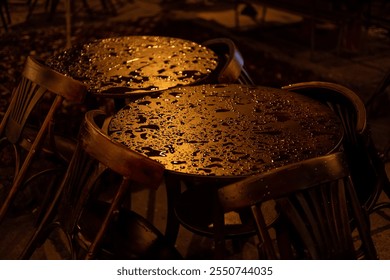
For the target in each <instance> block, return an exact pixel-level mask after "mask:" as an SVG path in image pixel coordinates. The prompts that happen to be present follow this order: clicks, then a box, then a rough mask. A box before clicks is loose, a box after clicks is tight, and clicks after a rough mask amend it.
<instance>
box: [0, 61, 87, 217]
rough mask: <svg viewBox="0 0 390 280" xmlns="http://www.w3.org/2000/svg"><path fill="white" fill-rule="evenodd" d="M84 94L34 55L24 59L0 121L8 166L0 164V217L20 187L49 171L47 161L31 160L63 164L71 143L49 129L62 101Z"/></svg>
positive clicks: (77, 84) (72, 100)
mask: <svg viewBox="0 0 390 280" xmlns="http://www.w3.org/2000/svg"><path fill="white" fill-rule="evenodd" d="M85 94H86V87H85V86H84V85H83V84H82V83H81V82H79V81H76V80H73V79H72V78H70V77H67V76H64V75H62V74H60V73H58V72H56V71H54V70H52V69H51V68H49V67H47V66H45V65H44V64H43V63H42V62H41V61H39V59H37V58H34V57H31V56H30V57H28V58H27V60H26V63H25V67H24V70H23V72H22V77H21V80H20V82H19V84H18V86H17V87H16V88H15V89H14V91H13V94H12V99H11V101H10V105H9V107H8V109H7V111H6V113H5V115H4V117H3V119H2V121H1V124H0V149H1V153H2V164H1V166H0V167H1V168H5V170H7V171H9V172H5V170H4V169H2V172H1V174H0V179H1V183H2V187H3V190H2V196H4V201H1V210H0V222H1V221H2V220H3V219H4V217H5V215H6V213H7V211H8V209H9V207H10V206H11V205H12V203H13V202H14V200H15V198H16V194H17V193H18V191H19V190H21V187H22V186H25V185H26V183H27V182H31V180H33V179H34V178H37V177H39V176H40V175H44V174H45V173H46V174H48V173H49V172H50V170H51V167H50V166H49V169H47V170H40V169H38V170H37V168H36V167H37V166H38V165H36V164H35V165H34V163H37V162H38V159H39V160H40V159H41V158H42V157H41V156H43V155H49V156H50V157H51V158H53V159H55V162H56V163H57V164H58V163H61V164H60V165H61V166H63V165H66V163H67V160H69V157H70V154H71V153H72V152H73V149H74V147H75V145H74V143H75V142H74V141H71V140H68V138H67V137H60V136H57V135H56V134H55V133H54V128H55V125H54V120H55V114H56V113H57V112H58V111H59V109H60V108H61V105H62V104H63V102H64V101H67V102H70V103H81V102H82V101H83V99H84V97H85ZM38 156H39V158H38ZM57 164H56V165H57ZM39 166H43V165H42V164H40V165H39ZM7 182H9V184H8V183H7Z"/></svg>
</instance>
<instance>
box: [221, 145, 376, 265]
mask: <svg viewBox="0 0 390 280" xmlns="http://www.w3.org/2000/svg"><path fill="white" fill-rule="evenodd" d="M218 194H219V199H220V203H221V205H222V207H223V208H224V210H225V211H226V212H228V211H233V210H239V209H244V208H250V209H251V211H252V217H253V219H254V221H255V224H256V227H257V232H258V236H259V254H260V256H262V257H265V258H271V259H275V258H304V259H357V258H360V257H364V258H367V259H376V258H377V255H376V250H375V247H374V244H373V241H372V239H371V236H370V230H369V226H368V224H367V217H366V216H365V214H366V213H364V212H363V211H362V208H361V206H360V204H359V201H358V199H357V196H356V193H355V190H354V187H353V183H352V180H351V178H350V175H349V169H348V165H347V161H346V158H345V155H344V154H343V153H341V152H339V153H334V154H329V155H326V156H322V157H318V158H312V159H309V160H305V161H302V162H298V163H294V164H290V165H287V166H283V167H280V168H276V169H274V170H271V171H269V172H266V173H263V174H260V175H254V176H251V177H248V178H245V179H243V180H241V181H239V182H236V183H233V184H231V185H228V186H225V187H222V188H220V189H219V190H218ZM269 200H275V201H276V205H277V209H278V212H279V218H278V222H277V223H276V224H275V229H276V230H278V228H277V225H281V226H283V231H284V233H287V234H285V235H283V232H282V233H279V234H278V235H277V236H278V238H276V241H277V242H278V244H277V245H278V246H274V245H275V244H274V243H273V240H272V238H271V234H270V232H269V229H270V228H269V227H267V226H266V224H265V219H264V216H265V214H264V213H263V211H262V208H261V205H262V204H263V203H264V202H266V201H269ZM350 221H353V222H354V224H355V225H356V228H357V230H358V234H359V235H358V236H359V238H360V240H361V246H360V248H359V249H356V248H355V245H356V244H354V235H353V234H352V226H351V223H350ZM280 228H281V227H279V229H280ZM283 236H284V237H287V238H284V239H283V238H282V237H283ZM277 247H278V249H277ZM360 253H362V255H361V254H360Z"/></svg>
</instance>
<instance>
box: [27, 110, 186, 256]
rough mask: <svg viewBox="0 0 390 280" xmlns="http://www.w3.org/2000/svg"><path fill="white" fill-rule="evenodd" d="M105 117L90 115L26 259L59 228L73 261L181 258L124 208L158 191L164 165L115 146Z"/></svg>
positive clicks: (143, 220) (156, 234) (157, 233)
mask: <svg viewBox="0 0 390 280" xmlns="http://www.w3.org/2000/svg"><path fill="white" fill-rule="evenodd" d="M104 119H105V115H104V113H103V112H102V111H98V110H93V111H89V112H87V113H86V115H85V120H84V122H83V124H82V126H81V128H80V134H79V142H78V146H77V149H76V152H75V153H74V156H73V158H72V160H71V162H70V165H69V168H68V170H67V172H66V174H65V176H64V178H63V181H62V183H61V185H60V187H59V188H58V190H57V193H56V195H55V198H54V199H53V201H52V203H51V205H50V207H49V208H48V211H47V212H46V214H45V216H44V218H43V219H42V222H41V223H40V225H39V226H38V227H37V230H36V231H35V233H34V235H33V236H32V238H31V239H30V241H29V243H28V245H27V246H26V248H25V250H24V252H23V253H22V255H21V258H22V259H26V258H30V257H31V255H32V254H33V252H34V251H35V250H36V249H37V248H38V247H39V244H41V243H42V242H44V241H45V240H47V238H48V237H49V234H50V232H52V231H53V229H55V228H59V229H61V230H62V232H64V234H65V235H66V237H67V238H66V240H67V243H68V245H69V246H68V248H69V249H70V257H71V258H72V259H79V258H85V259H92V258H98V259H99V258H103V259H108V258H109V259H112V258H113V259H122V258H123V259H127V258H131V259H139V258H140V259H144V258H153V259H156V258H159V259H160V258H167V259H178V258H180V255H179V254H178V252H177V251H176V250H175V249H174V248H173V247H170V246H167V245H166V243H164V237H163V236H162V234H161V233H160V232H159V231H158V230H157V229H156V228H154V227H153V226H152V225H151V224H150V223H148V222H147V221H146V219H144V218H142V217H141V216H139V215H137V214H136V213H134V212H131V211H130V210H129V206H126V208H123V207H122V205H123V204H122V202H124V199H125V197H127V195H128V194H129V191H131V189H132V188H134V187H136V188H139V187H144V188H157V187H158V186H159V185H160V183H161V181H162V179H163V174H164V167H163V166H162V165H161V164H159V163H157V162H156V161H153V160H151V159H149V158H147V157H145V156H143V155H141V154H138V153H137V152H134V151H132V150H130V149H128V148H127V147H125V146H123V145H121V144H119V143H116V142H112V141H111V139H110V138H109V137H108V136H107V134H105V133H104V132H103V130H104V129H105V128H102V127H105V126H104ZM108 194H109V195H108Z"/></svg>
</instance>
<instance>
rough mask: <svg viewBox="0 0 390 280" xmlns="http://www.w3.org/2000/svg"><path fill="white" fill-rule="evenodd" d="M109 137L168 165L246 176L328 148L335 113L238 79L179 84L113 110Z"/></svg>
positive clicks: (333, 141)
mask: <svg viewBox="0 0 390 280" xmlns="http://www.w3.org/2000/svg"><path fill="white" fill-rule="evenodd" d="M109 134H110V137H111V138H112V139H114V140H116V141H119V142H121V143H123V144H124V145H126V146H128V147H130V148H132V149H134V150H136V151H138V152H140V153H142V154H144V155H147V156H149V157H151V158H153V159H155V160H157V161H159V162H161V163H162V164H164V165H165V167H166V169H167V170H168V171H171V172H177V173H181V174H184V175H194V176H199V175H200V176H218V177H220V176H248V175H251V174H254V173H257V172H263V171H266V170H269V169H270V168H273V167H277V166H281V165H285V164H287V163H292V162H296V161H300V160H304V159H307V158H310V157H314V156H319V155H324V154H326V153H328V152H330V151H332V150H333V149H334V148H335V147H336V146H338V144H339V142H340V141H341V139H342V129H341V125H340V123H339V121H338V118H337V116H336V115H335V114H334V113H333V111H331V110H330V109H329V108H328V107H327V106H326V105H324V104H321V103H319V102H318V101H316V100H313V99H310V98H308V97H305V96H303V95H300V94H298V93H293V92H288V91H285V90H281V89H275V88H266V87H253V86H243V85H198V86H186V87H179V88H175V89H171V90H167V91H164V92H162V93H159V94H155V95H151V96H145V97H143V98H141V99H139V100H137V101H135V102H134V103H130V104H128V105H127V106H125V107H124V108H123V109H121V110H120V111H119V112H118V113H117V114H115V115H114V116H113V118H112V120H111V122H110V125H109Z"/></svg>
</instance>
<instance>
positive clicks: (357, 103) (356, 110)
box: [282, 81, 390, 209]
mask: <svg viewBox="0 0 390 280" xmlns="http://www.w3.org/2000/svg"><path fill="white" fill-rule="evenodd" d="M282 88H283V89H286V90H289V91H294V92H297V93H300V94H305V95H307V96H309V97H311V98H315V99H317V100H319V101H321V102H323V103H325V104H327V105H328V106H329V107H330V108H331V109H332V110H333V111H334V112H335V113H336V114H337V115H338V116H339V118H340V120H341V122H342V125H343V128H344V139H343V147H344V149H345V152H346V154H347V158H348V163H349V165H350V169H351V174H352V179H353V181H354V184H355V187H356V189H357V193H358V196H359V199H360V201H361V202H362V203H364V205H365V206H366V208H368V209H370V208H372V207H373V205H374V204H375V203H376V201H377V199H378V196H379V194H380V192H381V191H382V189H385V190H387V189H390V184H389V180H388V178H387V175H386V171H385V167H384V164H383V162H382V161H381V159H380V158H379V155H378V152H377V151H376V149H375V147H374V145H373V143H372V139H371V135H370V131H369V129H368V126H367V116H366V109H365V106H364V103H363V102H362V100H361V99H360V97H359V96H358V95H357V94H356V93H355V92H353V91H352V90H350V89H348V88H346V87H344V86H342V85H339V84H335V83H330V82H319V81H312V82H303V83H296V84H292V85H288V86H285V87H282Z"/></svg>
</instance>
